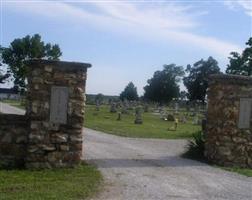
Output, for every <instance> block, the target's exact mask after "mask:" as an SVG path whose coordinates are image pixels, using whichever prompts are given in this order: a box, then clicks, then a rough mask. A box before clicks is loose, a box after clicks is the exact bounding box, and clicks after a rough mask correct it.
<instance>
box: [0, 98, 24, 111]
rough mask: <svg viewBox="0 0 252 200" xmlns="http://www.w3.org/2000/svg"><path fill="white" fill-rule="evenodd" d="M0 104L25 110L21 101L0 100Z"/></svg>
mask: <svg viewBox="0 0 252 200" xmlns="http://www.w3.org/2000/svg"><path fill="white" fill-rule="evenodd" d="M1 102H3V103H8V104H9V105H11V106H15V107H17V108H21V109H25V102H22V101H18V100H10V99H4V100H1Z"/></svg>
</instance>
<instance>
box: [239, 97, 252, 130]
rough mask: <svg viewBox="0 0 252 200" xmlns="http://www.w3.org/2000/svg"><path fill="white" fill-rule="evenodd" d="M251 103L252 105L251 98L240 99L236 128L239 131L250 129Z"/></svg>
mask: <svg viewBox="0 0 252 200" xmlns="http://www.w3.org/2000/svg"><path fill="white" fill-rule="evenodd" d="M251 103H252V99H251V98H241V99H240V109H239V121H238V128H241V129H244V128H245V129H246V128H250V121H251V105H252V104H251Z"/></svg>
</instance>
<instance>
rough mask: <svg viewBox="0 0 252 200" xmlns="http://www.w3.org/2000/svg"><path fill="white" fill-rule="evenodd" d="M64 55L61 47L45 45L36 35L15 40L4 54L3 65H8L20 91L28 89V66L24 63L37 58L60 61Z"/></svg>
mask: <svg viewBox="0 0 252 200" xmlns="http://www.w3.org/2000/svg"><path fill="white" fill-rule="evenodd" d="M61 55H62V53H61V51H60V48H59V45H57V44H55V45H52V44H50V43H47V44H45V43H44V42H43V41H41V36H40V35H39V34H35V35H33V36H32V37H31V36H29V35H27V36H25V37H24V38H18V39H14V40H13V41H12V42H11V44H10V46H9V48H5V49H4V50H3V52H2V59H3V63H5V64H7V65H8V68H9V70H10V72H11V73H12V74H13V77H14V85H15V86H17V87H18V88H19V89H25V88H26V78H27V70H28V69H27V66H26V65H25V64H24V61H26V60H29V59H33V58H37V59H49V60H58V59H59V57H60V56H61Z"/></svg>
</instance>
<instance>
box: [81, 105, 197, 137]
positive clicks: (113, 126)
mask: <svg viewBox="0 0 252 200" xmlns="http://www.w3.org/2000/svg"><path fill="white" fill-rule="evenodd" d="M117 115H118V114H117V113H110V112H109V107H108V106H101V108H100V111H96V110H95V106H91V105H87V106H86V113H85V127H88V128H91V129H95V130H99V131H104V132H106V133H110V134H114V135H119V136H125V137H137V138H163V139H179V138H191V137H192V134H193V133H194V132H196V131H199V130H200V128H201V127H200V126H197V125H193V124H192V120H190V121H188V123H186V124H182V123H179V124H178V128H177V130H176V131H168V129H169V128H171V127H172V126H173V125H174V123H173V122H168V121H164V120H161V119H160V117H159V116H158V115H154V114H153V113H151V112H149V113H143V124H134V119H135V116H134V113H133V111H132V112H131V114H129V115H126V114H122V120H121V121H117V120H116V119H117Z"/></svg>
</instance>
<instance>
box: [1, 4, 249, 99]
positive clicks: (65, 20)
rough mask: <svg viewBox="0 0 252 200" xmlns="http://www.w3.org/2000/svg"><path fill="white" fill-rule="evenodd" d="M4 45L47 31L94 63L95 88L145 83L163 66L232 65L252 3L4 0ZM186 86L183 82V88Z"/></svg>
mask: <svg viewBox="0 0 252 200" xmlns="http://www.w3.org/2000/svg"><path fill="white" fill-rule="evenodd" d="M0 3H1V33H0V34H1V35H0V42H1V45H2V46H8V45H9V43H10V42H11V41H12V40H13V39H15V38H19V37H24V36H26V35H27V34H30V35H33V34H35V33H39V34H40V35H41V36H42V39H43V40H44V41H45V42H50V43H57V44H59V45H60V48H61V50H62V52H63V56H62V58H61V59H62V60H67V61H79V62H88V63H91V64H92V66H93V67H92V68H90V69H89V71H88V80H87V93H92V94H96V93H100V92H101V93H103V94H110V95H118V94H119V93H120V92H121V91H122V90H123V89H124V87H125V86H126V85H127V83H128V82H129V81H133V83H134V84H135V85H136V86H137V88H138V92H139V93H140V94H142V93H143V86H145V85H146V81H147V79H149V78H151V77H152V75H153V73H154V71H156V70H161V69H162V66H163V64H170V63H175V64H177V65H182V66H184V67H186V65H187V64H193V63H194V62H196V61H198V60H200V59H201V58H203V59H207V58H208V57H209V56H213V57H214V58H215V59H216V60H217V61H218V62H219V66H220V67H221V70H222V71H224V70H225V68H226V65H227V63H228V59H227V57H228V56H229V53H230V52H231V51H238V52H241V51H242V49H244V47H245V42H246V41H247V40H248V38H249V37H251V36H252V1H251V0H245V1H239V0H233V1H224V0H223V1H203V0H202V1H189V0H188V1H179V0H178V1H60V0H59V1H41V0H40V1H34V0H33V1H32V0H30V1H29V0H26V1H22V0H19V1H12V0H0ZM181 88H182V89H183V86H181Z"/></svg>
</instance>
